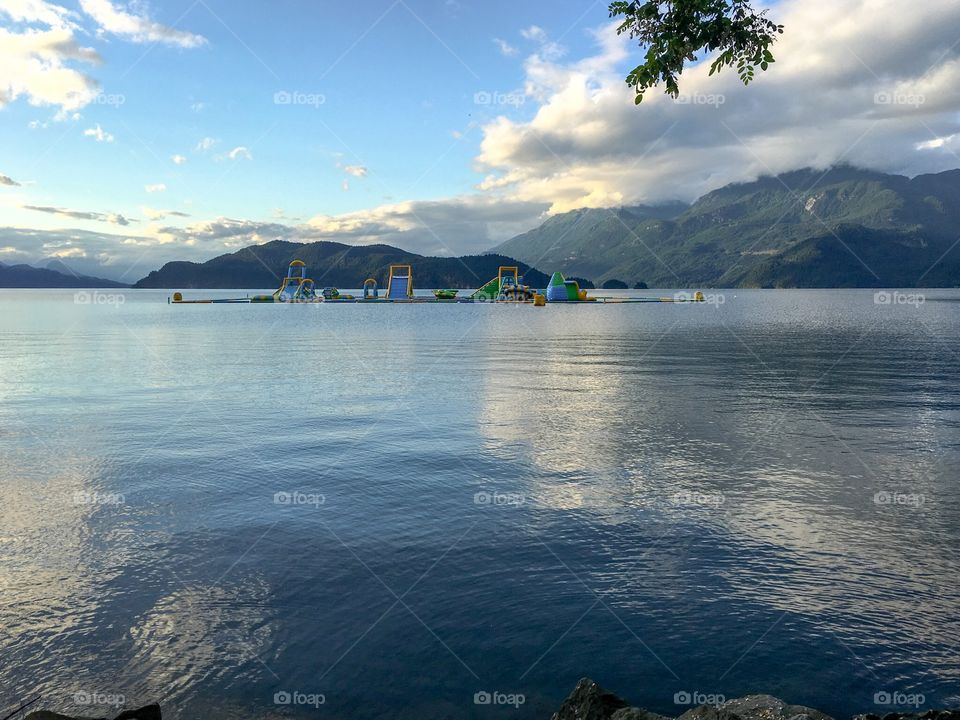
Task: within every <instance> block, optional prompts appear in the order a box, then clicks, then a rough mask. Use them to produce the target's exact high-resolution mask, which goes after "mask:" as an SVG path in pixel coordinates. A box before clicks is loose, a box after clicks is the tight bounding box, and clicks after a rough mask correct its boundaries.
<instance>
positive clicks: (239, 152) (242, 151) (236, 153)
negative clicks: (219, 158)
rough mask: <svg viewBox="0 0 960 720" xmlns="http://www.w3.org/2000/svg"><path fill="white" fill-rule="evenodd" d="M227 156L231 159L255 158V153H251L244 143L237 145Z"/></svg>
mask: <svg viewBox="0 0 960 720" xmlns="http://www.w3.org/2000/svg"><path fill="white" fill-rule="evenodd" d="M227 157H228V158H230V159H231V160H253V155H251V154H250V151H249V150H248V149H247V148H246V147H244V146H243V145H240V146H238V147H235V148H234V149H233V150H231V151H230V152H228V153H227Z"/></svg>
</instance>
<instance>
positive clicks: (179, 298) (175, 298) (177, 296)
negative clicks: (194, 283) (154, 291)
mask: <svg viewBox="0 0 960 720" xmlns="http://www.w3.org/2000/svg"><path fill="white" fill-rule="evenodd" d="M173 301H174V302H182V301H183V293H178V292H175V293H174V294H173Z"/></svg>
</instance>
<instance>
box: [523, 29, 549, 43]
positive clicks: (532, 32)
mask: <svg viewBox="0 0 960 720" xmlns="http://www.w3.org/2000/svg"><path fill="white" fill-rule="evenodd" d="M520 34H521V35H522V36H523V37H524V38H526V39H527V40H532V41H534V42H544V41H545V40H546V39H547V31H546V30H544V29H543V28H542V27H539V26H538V25H531V26H530V27H528V28H526V29H524V30H521V31H520Z"/></svg>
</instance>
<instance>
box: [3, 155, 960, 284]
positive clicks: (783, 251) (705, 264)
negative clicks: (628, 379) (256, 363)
mask: <svg viewBox="0 0 960 720" xmlns="http://www.w3.org/2000/svg"><path fill="white" fill-rule="evenodd" d="M298 258H299V259H301V260H303V261H304V262H306V264H307V267H308V270H309V272H310V273H311V274H312V275H313V278H314V280H315V281H316V283H317V285H318V286H321V287H322V286H324V285H335V286H338V287H342V288H356V287H359V286H360V284H361V283H362V282H363V280H364V279H366V278H367V277H374V278H376V279H377V281H378V282H379V283H381V284H382V283H384V282H385V280H386V272H387V267H388V266H389V265H390V264H391V263H403V264H410V265H413V269H414V279H415V283H416V286H417V287H420V288H438V287H451V288H471V287H478V286H480V285H482V284H483V283H484V282H486V280H488V279H489V278H490V277H493V276H494V275H496V273H497V267H498V266H499V265H519V266H520V267H521V272H522V273H523V274H524V275H525V277H526V281H527V282H528V283H529V284H531V285H533V286H535V287H543V286H545V285H546V283H547V281H548V277H547V275H545V274H544V273H542V272H540V270H539V269H542V270H545V271H547V272H553V271H555V270H560V271H561V272H563V273H564V274H565V275H566V276H568V277H571V276H575V277H581V278H588V279H589V280H591V281H593V282H594V283H595V284H596V285H597V287H600V286H602V285H606V286H608V287H611V286H618V285H619V284H620V283H626V284H627V285H628V286H629V287H634V286H636V285H637V284H638V283H641V284H642V283H646V284H647V285H648V286H650V287H661V288H664V287H784V288H785V287H956V286H960V170H951V171H947V172H942V173H938V174H931V175H919V176H917V177H914V178H907V177H905V176H902V175H889V174H884V173H879V172H873V171H869V170H861V169H857V168H853V167H847V166H841V167H835V168H832V169H830V170H828V171H818V170H812V169H806V170H797V171H794V172H789V173H784V174H782V175H778V176H775V177H774V176H767V177H761V178H760V179H758V180H756V181H754V182H749V183H738V184H731V185H727V186H725V187H722V188H720V189H718V190H714V191H712V192H710V193H707V194H706V195H704V196H702V197H700V198H699V199H697V200H696V201H695V202H693V203H692V204H689V205H688V204H684V203H678V202H677V203H669V204H665V205H656V206H650V205H635V206H628V207H621V208H615V209H580V210H574V211H571V212H567V213H563V214H559V215H555V216H552V217H550V218H549V219H548V220H546V221H545V222H544V223H543V224H542V225H540V226H539V227H537V228H534V229H533V230H530V231H529V232H525V233H523V234H521V235H518V236H516V237H514V238H511V239H510V240H507V241H506V242H504V243H501V244H500V245H498V246H496V247H495V248H493V249H492V250H491V251H489V252H488V253H486V254H482V255H473V256H464V257H460V258H456V257H426V256H422V255H418V254H416V253H412V252H407V251H405V250H401V249H399V248H396V247H391V246H389V245H365V246H349V245H344V244H341V243H336V242H313V243H297V242H290V241H287V240H274V241H272V242H268V243H266V244H263V245H251V246H249V247H247V248H244V249H242V250H239V251H236V252H233V253H228V254H225V255H220V256H218V257H215V258H213V259H211V260H208V261H207V262H203V263H195V262H185V261H174V262H168V263H166V264H165V265H164V266H163V267H161V268H160V269H159V270H155V271H153V272H151V273H150V274H149V275H147V277H145V278H143V279H141V280H140V281H138V282H137V283H136V284H135V285H134V287H138V288H177V289H191V288H248V289H254V288H256V289H265V288H271V287H273V286H275V285H276V284H277V283H278V280H279V278H280V277H282V276H283V275H285V273H286V268H287V265H288V264H289V263H290V261H291V260H294V259H298ZM514 258H516V260H514ZM122 286H123V285H122V284H121V283H116V282H112V281H109V280H103V279H100V278H94V277H88V276H86V275H80V276H78V275H76V274H75V273H73V272H72V271H70V269H69V268H67V267H66V266H64V265H62V264H60V263H49V264H48V265H47V267H46V268H38V267H31V266H29V265H13V266H9V265H2V264H0V287H122Z"/></svg>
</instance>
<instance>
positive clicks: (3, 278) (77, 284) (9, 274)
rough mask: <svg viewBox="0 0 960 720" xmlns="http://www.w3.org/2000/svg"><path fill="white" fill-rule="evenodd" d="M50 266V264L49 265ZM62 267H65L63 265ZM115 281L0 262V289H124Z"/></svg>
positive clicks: (125, 285)
mask: <svg viewBox="0 0 960 720" xmlns="http://www.w3.org/2000/svg"><path fill="white" fill-rule="evenodd" d="M51 264H52V263H51ZM63 267H66V266H65V265H64V266H63ZM126 287H130V286H129V285H127V284H125V283H121V282H116V281H115V280H106V279H104V278H99V277H93V276H91V275H77V274H75V273H73V272H70V271H69V268H68V272H61V271H59V270H56V269H55V268H54V267H49V266H48V267H45V268H40V267H35V266H33V265H27V264H26V263H18V264H16V265H7V264H5V263H2V262H0V288H21V289H27V288H126Z"/></svg>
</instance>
